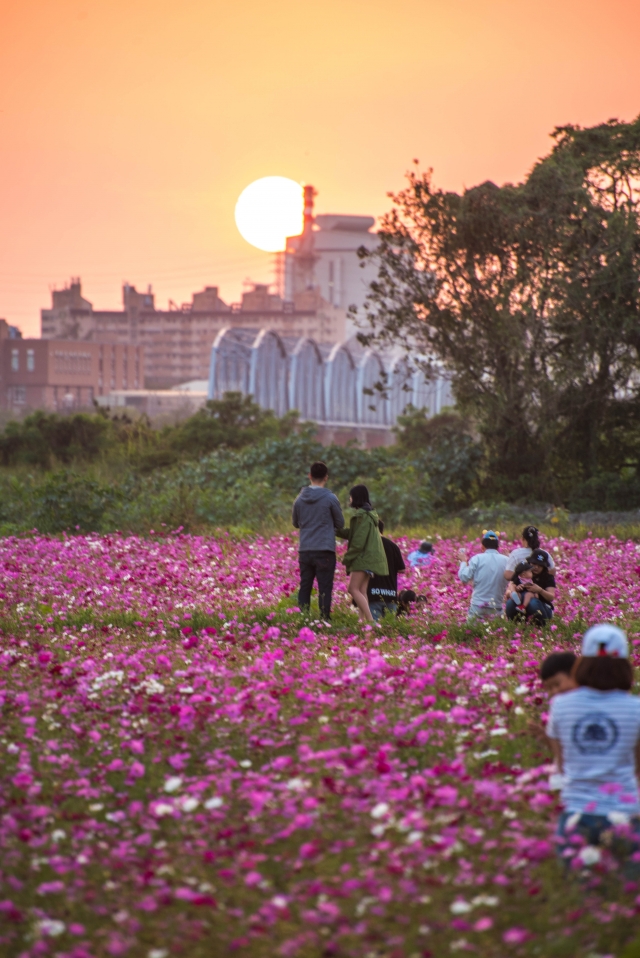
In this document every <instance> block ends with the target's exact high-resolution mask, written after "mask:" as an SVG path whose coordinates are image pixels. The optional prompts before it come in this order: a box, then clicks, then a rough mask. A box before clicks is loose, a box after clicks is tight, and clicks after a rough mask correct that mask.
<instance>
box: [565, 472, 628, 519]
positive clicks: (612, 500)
mask: <svg viewBox="0 0 640 958" xmlns="http://www.w3.org/2000/svg"><path fill="white" fill-rule="evenodd" d="M567 504H568V506H569V509H570V510H571V511H572V512H589V511H592V510H594V511H599V512H602V511H605V512H614V511H618V510H620V511H627V510H631V509H638V508H639V507H640V479H639V478H638V477H637V476H629V477H628V478H624V477H622V476H619V475H616V474H614V473H606V472H604V473H600V475H597V476H593V477H592V478H591V479H587V480H586V481H585V482H581V483H580V484H579V485H577V486H576V487H575V489H574V490H573V491H572V492H571V493H570V495H569V498H568V503H567Z"/></svg>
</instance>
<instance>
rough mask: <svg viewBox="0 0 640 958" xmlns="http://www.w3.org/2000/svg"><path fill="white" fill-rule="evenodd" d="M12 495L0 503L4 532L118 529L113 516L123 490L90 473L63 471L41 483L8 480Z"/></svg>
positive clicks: (45, 477)
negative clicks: (31, 529)
mask: <svg viewBox="0 0 640 958" xmlns="http://www.w3.org/2000/svg"><path fill="white" fill-rule="evenodd" d="M8 485H9V489H10V491H11V492H13V496H11V495H4V496H3V501H2V505H1V506H0V523H1V525H0V528H2V529H3V531H12V530H11V527H12V526H14V527H15V531H18V530H23V529H30V528H34V529H38V531H39V532H45V533H57V532H63V531H65V530H68V531H70V532H93V531H102V530H104V529H110V528H115V526H114V522H113V519H114V518H115V516H116V515H117V511H118V506H119V504H120V502H121V501H122V498H123V494H122V492H121V490H120V489H119V488H118V487H116V486H113V485H111V484H109V485H106V484H104V483H101V482H100V481H99V480H97V479H93V478H91V477H89V476H83V475H77V474H75V473H73V472H68V471H60V472H54V473H49V474H47V475H45V476H44V477H43V478H42V480H41V481H40V482H33V481H27V482H26V483H20V482H19V481H18V480H16V479H14V480H13V482H11V483H9V484H8Z"/></svg>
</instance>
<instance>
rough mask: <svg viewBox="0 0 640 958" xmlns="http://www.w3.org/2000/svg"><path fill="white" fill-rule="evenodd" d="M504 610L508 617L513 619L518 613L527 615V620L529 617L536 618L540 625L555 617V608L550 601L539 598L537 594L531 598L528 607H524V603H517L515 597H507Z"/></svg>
mask: <svg viewBox="0 0 640 958" xmlns="http://www.w3.org/2000/svg"><path fill="white" fill-rule="evenodd" d="M504 611H505V615H506V617H507V618H508V619H511V620H512V621H513V619H515V618H516V616H517V615H518V613H519V614H520V615H525V616H526V618H527V622H528V621H529V619H535V621H536V622H538V623H539V624H540V625H544V623H545V622H549V621H550V620H551V619H552V618H553V608H552V607H551V606H550V605H549V603H548V602H545V601H544V599H539V598H538V597H537V596H536V595H534V596H532V598H531V599H530V600H529V605H528V606H527V608H526V609H523V607H522V605H516V604H515V602H514V601H513V599H507V604H506V606H505V608H504Z"/></svg>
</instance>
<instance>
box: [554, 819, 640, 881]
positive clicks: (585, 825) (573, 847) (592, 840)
mask: <svg viewBox="0 0 640 958" xmlns="http://www.w3.org/2000/svg"><path fill="white" fill-rule="evenodd" d="M573 817H574V814H573V813H572V812H563V813H562V814H561V815H560V818H559V819H558V828H557V831H556V838H557V841H558V855H559V857H560V859H561V861H562V862H563V863H564V865H565V867H566V868H569V866H570V863H571V859H572V858H574V857H575V855H576V854H578V852H579V851H580V848H582V847H583V843H586V844H587V845H600V844H603V842H602V838H603V835H604V834H605V832H611V829H613V828H615V825H614V824H613V823H612V822H611V821H610V820H609V818H607V816H606V815H588V814H586V813H584V812H583V814H582V815H580V818H579V819H578V821H577V822H576V823H575V825H574V826H573V828H568V827H567V823H568V822H569V820H570V819H571V818H573ZM629 829H630V833H629V834H628V835H618V834H614V833H611V840H610V841H605V842H604V844H606V845H607V847H608V848H609V849H610V851H611V852H612V853H613V854H614V855H615V857H616V858H617V859H618V860H619V861H620V862H621V864H622V873H623V875H624V877H625V878H627V879H628V880H629V881H637V880H638V879H639V878H640V862H635V861H631V860H630V859H631V856H632V855H633V854H634V852H637V851H640V818H637V817H634V818H631V819H630V821H629ZM572 835H577V836H579V837H580V838H581V839H582V840H583V841H582V842H580V843H574V842H572V841H571V836H572ZM570 851H573V852H574V854H567V853H568V852H570Z"/></svg>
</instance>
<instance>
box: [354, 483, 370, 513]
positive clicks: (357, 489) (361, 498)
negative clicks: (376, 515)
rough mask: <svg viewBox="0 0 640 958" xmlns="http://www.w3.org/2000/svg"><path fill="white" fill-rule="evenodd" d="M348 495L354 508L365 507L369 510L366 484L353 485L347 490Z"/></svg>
mask: <svg viewBox="0 0 640 958" xmlns="http://www.w3.org/2000/svg"><path fill="white" fill-rule="evenodd" d="M349 495H350V496H351V505H352V506H353V508H354V509H365V510H366V511H367V512H369V511H370V510H371V503H370V502H369V490H368V489H367V487H366V486H363V485H359V486H354V487H353V489H351V491H350V492H349Z"/></svg>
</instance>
